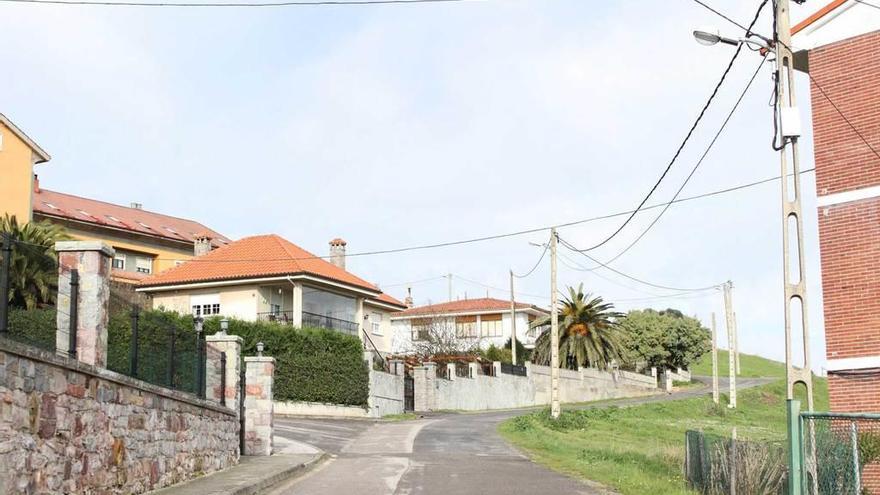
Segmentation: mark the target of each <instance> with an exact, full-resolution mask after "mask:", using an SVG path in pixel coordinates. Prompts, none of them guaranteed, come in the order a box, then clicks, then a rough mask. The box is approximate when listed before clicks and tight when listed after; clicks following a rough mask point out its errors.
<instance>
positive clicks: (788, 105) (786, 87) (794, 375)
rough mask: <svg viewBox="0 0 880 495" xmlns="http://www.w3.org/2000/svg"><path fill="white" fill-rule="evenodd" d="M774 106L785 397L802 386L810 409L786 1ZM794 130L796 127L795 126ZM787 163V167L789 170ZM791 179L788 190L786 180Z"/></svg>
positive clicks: (779, 22)
mask: <svg viewBox="0 0 880 495" xmlns="http://www.w3.org/2000/svg"><path fill="white" fill-rule="evenodd" d="M776 36H777V40H776V41H777V43H776V71H777V76H776V85H777V91H776V95H777V96H776V98H777V101H776V104H777V105H778V106H779V112H778V114H779V115H780V119H781V124H782V126H781V127H782V150H781V151H780V154H779V157H780V170H781V172H780V177H781V179H782V180H781V181H780V182H781V183H782V265H783V273H784V277H785V281H784V287H785V289H784V292H785V368H786V373H785V375H786V382H787V396H788V399H789V400H793V399H794V386H795V385H796V384H797V383H802V384H803V385H804V386H805V387H806V390H807V409H808V410H810V411H812V410H813V380H812V376H811V372H810V326H809V324H808V317H807V315H808V311H807V308H808V306H807V283H806V262H805V261H804V224H803V221H802V215H801V211H802V208H801V170H800V158H799V155H798V135H797V133H795V132H791V133H789V132H787V131H788V129H787V128H788V125H786V124H788V122H787V120H788V119H792V118H793V119H797V118H798V117H797V106H796V100H795V96H794V54H793V53H792V52H791V23H790V20H789V2H788V0H777V1H776ZM795 127H797V126H795ZM789 163H791V167H790V168H789ZM789 177H791V179H792V181H791V183H792V186H793V187H792V190H789V183H788V178H789ZM791 222H794V223H795V227H796V228H795V239H794V242H795V246H794V249H795V253H796V254H797V263H798V265H797V271H796V272H795V273H794V275H792V267H791V264H790V262H791V253H792V246H791V239H790V237H791V232H790V227H791ZM795 300H799V301H800V311H801V315H800V316H801V318H800V321H801V329H800V330H801V332H799V333H798V338H799V339H801V342H800V343H799V345H802V346H803V352H804V366H803V368H796V367H795V366H794V362H793V361H792V349H791V340H792V328H791V326H792V324H791V320H792V314H791V313H792V310H793V309H794V308H795V307H796V305H794V304H792V303H794V302H795Z"/></svg>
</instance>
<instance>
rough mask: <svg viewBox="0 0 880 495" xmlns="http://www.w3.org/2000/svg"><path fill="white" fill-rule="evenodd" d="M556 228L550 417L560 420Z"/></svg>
mask: <svg viewBox="0 0 880 495" xmlns="http://www.w3.org/2000/svg"><path fill="white" fill-rule="evenodd" d="M556 294H557V290H556V228H552V229H550V416H551V417H552V418H553V419H557V418H559V412H560V411H559V308H557V304H556V299H557V297H556Z"/></svg>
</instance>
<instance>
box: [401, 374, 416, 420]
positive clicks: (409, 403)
mask: <svg viewBox="0 0 880 495" xmlns="http://www.w3.org/2000/svg"><path fill="white" fill-rule="evenodd" d="M415 409H416V383H415V379H413V377H412V375H410V374H409V373H406V374H404V375H403V410H404V411H406V412H412V411H415Z"/></svg>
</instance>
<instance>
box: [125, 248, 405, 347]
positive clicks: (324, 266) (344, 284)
mask: <svg viewBox="0 0 880 495" xmlns="http://www.w3.org/2000/svg"><path fill="white" fill-rule="evenodd" d="M345 245H346V244H345V241H343V240H342V239H334V240H332V241H330V261H326V260H324V259H322V258H320V257H317V256H315V255H314V254H312V253H310V252H308V251H306V250H304V249H302V248H301V247H299V246H297V245H296V244H293V243H292V242H290V241H287V240H286V239H283V238H281V237H279V236H277V235H260V236H254V237H246V238H244V239H241V240H238V241H235V242H231V243H229V244H227V245H225V246H223V247H220V248H218V249H215V250H212V251H208V252H207V253H206V254H203V255H201V256H199V257H197V258H195V259H193V260H190V261H187V262H185V263H183V264H181V265H179V266H176V267H174V268H170V269H168V270H165V271H164V272H162V273H159V274H158V275H155V276H153V277H150V278H148V279H146V280H144V281H143V282H141V284H140V285H139V287H138V289H137V290H138V292H144V293H146V294H149V295H150V296H151V297H152V304H153V307H154V308H165V309H168V310H173V311H177V312H180V313H183V314H192V315H194V316H214V315H222V316H228V317H234V318H239V319H242V320H247V321H256V320H265V321H275V322H280V323H286V324H290V325H294V326H306V327H323V328H329V329H333V330H337V331H340V332H345V333H348V334H351V335H353V336H356V337H358V338H359V339H361V340H362V341H364V342H365V348H366V349H367V350H370V349H372V348H373V346H375V348H376V349H377V350H378V351H379V352H381V353H388V352H390V350H391V342H392V338H391V337H392V332H391V320H390V316H391V315H392V314H395V313H397V312H399V311H401V310H403V309H405V308H406V306H405V305H404V304H403V303H402V302H400V301H398V300H397V299H395V298H393V297H391V296H389V295H387V294H383V293H382V291H381V290H379V288H378V287H376V286H375V285H373V284H371V283H369V282H367V281H365V280H363V279H361V278H360V277H357V276H356V275H353V274H352V273H350V272H348V271H346V270H345Z"/></svg>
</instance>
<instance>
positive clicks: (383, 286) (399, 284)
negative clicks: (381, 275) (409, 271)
mask: <svg viewBox="0 0 880 495" xmlns="http://www.w3.org/2000/svg"><path fill="white" fill-rule="evenodd" d="M442 278H446V275H440V276H439V277H431V278H423V279H421V280H413V281H410V282H399V283H396V284H380V285H379V286H380V287H382V288H385V289H387V288H388V287H401V286H404V285H407V286H409V285H416V284H423V283H425V282H433V281H434V280H440V279H442Z"/></svg>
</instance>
